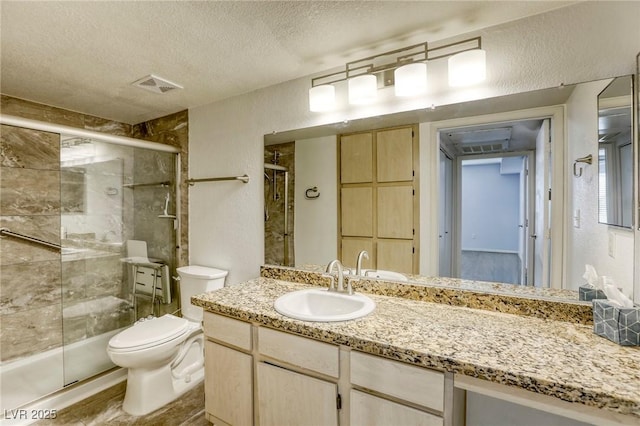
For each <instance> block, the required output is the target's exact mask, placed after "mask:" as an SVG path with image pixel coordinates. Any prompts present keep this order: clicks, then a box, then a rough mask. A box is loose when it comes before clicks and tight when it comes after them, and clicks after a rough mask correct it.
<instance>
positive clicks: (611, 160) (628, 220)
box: [598, 76, 633, 228]
mask: <svg viewBox="0 0 640 426" xmlns="http://www.w3.org/2000/svg"><path fill="white" fill-rule="evenodd" d="M632 93H633V87H632V76H624V77H618V78H615V79H614V80H613V81H612V82H611V83H610V84H609V85H608V86H607V87H606V88H605V89H604V90H603V91H602V92H601V93H600V94H599V95H598V221H599V222H600V223H604V224H608V225H614V226H622V227H625V228H631V225H632V217H633V201H632V200H633V145H632V128H633V125H632V124H633V119H632V99H633V98H632Z"/></svg>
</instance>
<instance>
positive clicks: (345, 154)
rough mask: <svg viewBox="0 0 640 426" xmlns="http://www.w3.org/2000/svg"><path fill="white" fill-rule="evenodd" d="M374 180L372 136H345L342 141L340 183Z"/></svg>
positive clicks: (363, 134) (365, 134)
mask: <svg viewBox="0 0 640 426" xmlns="http://www.w3.org/2000/svg"><path fill="white" fill-rule="evenodd" d="M372 179H373V143H372V134H371V133H360V134H357V135H349V136H343V137H342V138H341V139H340V182H342V183H360V182H371V180H372Z"/></svg>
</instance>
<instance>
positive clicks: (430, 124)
mask: <svg viewBox="0 0 640 426" xmlns="http://www.w3.org/2000/svg"><path fill="white" fill-rule="evenodd" d="M614 81H615V85H616V86H617V85H618V84H622V82H624V81H626V82H627V85H626V93H627V95H628V94H629V93H630V77H622V78H620V79H615V78H610V79H606V80H599V81H594V82H584V83H576V84H568V85H562V86H560V87H553V88H548V89H541V90H535V91H531V92H526V93H519V94H513V95H508V96H501V97H495V98H489V99H482V100H478V101H469V102H464V103H459V104H451V105H442V106H438V107H436V108H433V109H431V108H427V109H420V110H413V111H407V112H402V113H394V114H389V115H384V116H375V117H369V118H365V119H359V120H353V121H349V122H346V121H344V122H337V123H333V124H328V125H322V126H317V127H311V128H305V129H295V130H290V131H278V132H274V133H273V134H268V135H265V136H264V142H265V163H271V164H273V161H272V160H273V158H274V156H273V152H274V151H280V152H286V153H287V155H286V158H285V157H283V156H281V157H279V165H281V166H282V165H284V166H285V167H287V169H288V170H290V172H292V171H295V172H293V173H290V176H289V179H288V183H289V192H288V193H289V194H291V197H289V201H288V204H287V206H288V207H287V209H288V212H289V223H288V225H287V230H288V232H287V233H286V235H285V233H284V232H283V233H282V234H279V235H277V236H276V238H273V237H274V236H273V235H271V236H270V239H271V240H272V241H275V243H271V244H275V246H272V247H265V253H266V254H267V253H269V251H270V250H271V255H269V256H267V255H265V263H268V264H276V265H283V264H286V265H288V266H296V267H305V266H306V265H312V264H313V265H326V264H327V262H328V261H330V260H332V259H334V258H336V257H337V246H338V242H337V239H336V237H335V236H336V235H337V226H338V224H337V222H338V221H337V216H338V212H337V202H336V200H337V199H338V197H339V194H338V191H337V186H338V185H337V176H338V171H337V169H336V165H335V163H336V155H337V152H336V151H337V138H338V135H341V134H347V133H355V132H361V131H367V130H373V129H383V128H390V127H394V126H405V125H410V124H415V123H419V124H420V136H419V137H420V154H419V155H420V157H421V160H420V170H419V173H420V193H421V202H420V211H419V215H420V231H419V232H420V235H421V236H420V242H419V244H420V250H422V252H423V253H425V254H424V256H423V255H421V256H423V257H428V256H427V254H433V253H435V257H436V259H437V258H438V253H437V252H438V235H437V234H438V233H437V231H436V232H431V233H430V234H425V232H424V228H427V227H429V226H432V224H433V221H434V220H435V221H436V226H435V228H436V229H437V222H438V219H435V218H438V217H439V216H440V215H442V213H438V211H440V210H439V209H437V208H433V207H432V206H431V204H436V205H438V206H440V204H441V203H440V204H438V203H439V202H436V201H435V199H436V198H438V191H439V190H438V187H439V184H440V183H441V181H442V176H441V175H439V174H435V173H434V174H433V176H432V177H429V178H428V179H431V181H430V182H428V184H427V185H425V184H424V180H423V179H425V178H424V176H425V175H428V174H429V173H430V170H429V167H436V168H437V169H436V170H440V172H442V169H443V167H442V165H441V164H438V163H439V158H438V154H436V152H437V150H436V149H435V148H433V145H432V144H433V143H435V142H434V139H435V138H437V137H439V136H438V133H437V131H434V128H435V127H436V125H435V123H449V122H452V123H457V121H456V120H459V119H469V118H474V117H481V116H486V115H498V114H505V115H508V114H511V115H512V116H517V115H518V114H519V113H520V112H521V111H523V110H534V111H535V110H538V109H550V108H553V107H554V106H562V107H560V109H562V110H563V111H564V114H565V115H564V116H563V117H564V119H563V120H562V121H563V123H562V124H563V125H564V126H565V129H564V130H563V131H561V132H558V131H557V127H558V124H559V123H556V124H554V123H550V130H548V131H549V132H550V133H551V134H553V135H556V137H559V138H562V140H561V144H560V146H561V150H560V152H555V153H553V152H552V153H551V154H550V158H549V159H548V160H545V161H548V162H549V164H551V163H553V169H552V172H553V173H554V174H555V177H556V178H557V179H558V180H557V181H556V183H557V188H561V189H559V190H558V191H557V192H555V194H557V195H556V196H557V197H559V198H557V199H556V200H557V201H558V200H559V201H558V202H557V203H556V207H557V206H558V204H562V206H561V207H562V209H560V210H559V213H558V214H557V216H556V218H555V220H556V222H555V223H560V224H561V225H562V227H561V228H559V229H556V230H554V233H550V232H548V229H542V228H541V229H539V230H536V229H534V228H531V229H530V232H528V233H526V234H525V233H522V234H523V236H522V238H521V240H523V241H524V240H526V239H534V240H535V241H536V243H537V246H536V247H533V245H532V247H533V248H532V249H531V250H530V252H529V253H530V254H529V256H532V257H534V258H536V259H538V260H536V261H534V263H535V264H536V265H538V264H539V266H536V267H539V268H540V269H541V271H539V276H542V275H544V276H547V277H548V278H547V280H546V282H545V283H544V284H542V283H538V282H536V281H535V280H531V279H529V280H528V281H527V279H526V278H525V277H523V278H521V279H520V283H519V284H520V285H525V284H526V285H529V286H531V287H553V289H558V288H561V289H563V290H565V289H566V290H570V291H571V293H572V294H573V291H574V290H577V287H578V286H579V285H582V284H583V279H582V274H583V273H584V265H585V264H586V263H589V264H594V265H595V266H596V268H597V269H599V271H598V272H600V273H601V275H614V276H615V275H616V274H617V275H618V276H620V277H621V278H619V279H617V280H616V282H619V283H620V286H621V287H623V291H625V293H626V294H629V295H631V294H632V293H633V274H634V272H633V269H634V260H633V259H634V257H633V256H634V236H633V233H631V232H625V231H626V230H624V229H622V228H613V231H611V230H610V229H609V228H607V227H603V226H602V225H601V224H599V222H598V216H597V211H598V199H597V196H596V195H597V194H596V192H597V191H595V187H594V185H597V173H596V172H595V170H596V169H594V168H591V169H589V173H591V176H592V177H593V179H592V180H591V181H589V182H587V180H586V179H582V180H580V179H578V178H575V177H574V176H573V175H572V174H571V164H572V162H573V159H574V156H576V155H578V156H581V155H584V153H585V152H594V153H595V152H596V151H597V149H598V146H597V145H598V144H597V142H596V141H595V140H594V138H593V137H591V138H590V139H589V138H588V137H587V136H588V135H593V134H594V133H595V132H596V131H597V130H598V116H597V114H596V112H597V110H598V100H599V99H598V94H599V93H600V92H602V91H603V89H604V88H605V87H607V86H608V85H609V84H611V83H612V82H614ZM618 81H620V83H618ZM632 113H633V112H632V111H631V110H629V114H630V115H629V117H631V114H632ZM525 124H528V123H525ZM534 124H535V125H536V127H535V130H536V131H535V132H530V133H535V134H537V135H539V134H540V129H541V125H542V123H540V122H536V123H534ZM446 128H447V127H446V126H444V125H443V127H441V128H439V129H446ZM472 130H480V131H481V132H480V133H483V132H482V131H483V130H485V129H484V128H483V127H482V126H481V125H479V124H476V125H475V128H474V129H472ZM430 132H432V133H434V134H435V135H436V136H435V137H434V136H433V135H431V136H427V135H428V134H429V133H430ZM486 133H491V132H486ZM558 135H560V136H558ZM562 135H565V136H566V140H565V139H564V138H565V137H564V136H562ZM631 140H632V142H631V147H633V144H634V143H635V142H634V138H631ZM514 146H515V144H514ZM554 146H555V145H554ZM285 148H286V149H285ZM530 149H531V148H527V149H525V150H530ZM428 150H433V152H432V153H431V154H429V155H431V156H432V157H433V159H432V162H431V163H428V164H425V162H424V161H423V158H422V157H423V156H424V155H425V151H428ZM540 152H542V151H540ZM287 161H288V162H287ZM430 161H431V160H430ZM492 161H493V160H491V159H489V160H485V162H488V163H491V162H492ZM538 161H541V160H540V155H538V159H536V156H535V153H534V154H533V159H532V162H533V163H536V162H538ZM267 165H269V164H267ZM426 166H427V167H426ZM631 166H632V167H631V170H633V164H632V165H631ZM265 170H267V169H265ZM540 170H544V169H540ZM589 173H586V174H585V176H586V175H588V174H589ZM543 174H544V175H546V172H545V173H542V174H540V177H541V178H542V177H543V176H542V175H543ZM272 175H273V172H269V173H265V182H264V185H265V196H266V197H270V199H273V194H274V193H279V194H281V195H282V194H284V192H283V191H284V187H282V188H278V187H277V186H274V183H273V176H272ZM520 176H522V174H521V175H520ZM278 179H279V180H280V181H282V179H281V178H278ZM629 186H632V185H629ZM540 188H542V187H540ZM308 189H314V191H313V194H314V195H317V194H320V196H319V197H317V198H313V199H307V198H305V190H308ZM635 190H636V189H635V188H631V191H635ZM544 191H547V188H546V187H545V189H544ZM538 192H540V193H542V192H543V191H541V190H540V191H538ZM563 192H564V194H563ZM584 194H587V195H588V196H587V197H586V198H585V196H584ZM589 194H590V195H589ZM546 195H547V193H546V192H544V194H542V195H540V196H539V197H538V196H537V195H534V196H533V199H532V201H531V203H530V204H531V205H535V204H536V202H537V201H536V200H537V198H540V200H543V199H545V198H546ZM265 205H266V203H265ZM542 206H543V207H542V208H540V209H538V211H537V213H536V212H534V213H533V215H534V216H535V215H536V214H537V215H538V216H539V217H542V216H543V215H545V213H544V211H548V209H549V205H548V204H544V203H543V204H542ZM441 207H442V206H441ZM274 208H275V207H274V206H273V205H269V212H268V214H267V213H266V212H265V221H266V220H277V219H278V214H277V213H275V212H274V211H273V209H274ZM434 210H435V213H434ZM576 210H580V213H579V214H580V215H581V216H580V217H578V218H574V217H572V214H571V213H573V212H575V211H576ZM441 211H446V209H441ZM449 214H451V215H453V214H452V213H449ZM547 218H549V217H547ZM453 221H454V222H455V220H453ZM540 222H541V223H545V222H543V221H540ZM545 226H547V227H548V224H547V225H545ZM432 228H433V227H432ZM268 229H269V231H267V232H273V229H274V228H273V226H271V225H270V226H269V228H268ZM616 229H618V230H619V231H616ZM545 232H547V233H548V234H550V235H551V234H555V235H557V237H556V240H555V243H556V244H557V245H552V244H547V246H544V244H543V243H542V241H543V239H544V238H546V237H545V236H544V235H545ZM611 232H618V233H617V234H615V235H614V236H613V237H615V238H617V240H616V250H617V251H616V253H609V254H608V253H607V244H606V241H607V238H609V240H610V239H611V235H610V234H611ZM537 233H539V234H540V235H536V234H537ZM425 235H427V236H426V238H425ZM332 237H333V238H332ZM458 238H459V239H460V240H461V237H458ZM549 238H551V237H549ZM582 238H587V240H588V241H590V242H588V243H583V240H582ZM266 240H267V238H265V241H266ZM285 240H287V241H288V243H287V248H288V259H287V262H286V263H284V262H283V259H282V257H278V255H277V253H278V252H279V253H282V251H283V246H284V241H285ZM603 242H604V243H603ZM453 245H454V246H455V244H453ZM520 245H521V246H522V244H520ZM541 247H546V248H545V250H542V249H540V248H541ZM558 247H559V249H558ZM584 247H587V248H589V250H584ZM458 248H460V247H458ZM516 250H517V249H516ZM274 253H275V254H274ZM611 254H614V255H613V256H612V255H611ZM280 256H281V255H280ZM440 257H441V256H440ZM540 259H542V260H540ZM430 261H431V259H426V262H430ZM599 262H600V263H599ZM423 263H425V262H423V261H422V260H421V264H420V272H419V275H417V276H416V275H414V276H412V275H408V276H407V277H408V278H409V280H416V281H419V280H420V279H422V278H423V276H435V275H439V276H452V277H460V275H456V272H455V267H454V268H453V272H452V273H446V272H442V266H439V265H438V262H437V261H435V262H434V263H435V267H433V266H429V267H426V268H425V267H424V265H423ZM365 267H366V263H365ZM433 271H437V272H435V273H434V272H433ZM553 271H555V272H554V273H555V275H554V273H552V272H553ZM557 277H560V278H557ZM496 282H501V283H504V281H499V280H496ZM558 283H561V284H558ZM505 288H507V287H505ZM550 294H551V293H550ZM565 298H566V295H565ZM575 299H576V300H577V293H575Z"/></svg>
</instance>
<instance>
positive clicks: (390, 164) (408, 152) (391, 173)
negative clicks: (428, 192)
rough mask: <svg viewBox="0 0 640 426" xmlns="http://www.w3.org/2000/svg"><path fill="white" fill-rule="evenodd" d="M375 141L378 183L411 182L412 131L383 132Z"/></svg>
mask: <svg viewBox="0 0 640 426" xmlns="http://www.w3.org/2000/svg"><path fill="white" fill-rule="evenodd" d="M376 141H377V143H376V148H377V162H376V163H377V176H378V182H399V181H411V180H413V129H411V128H408V127H406V128H403V129H392V130H383V131H380V132H378V133H377V134H376Z"/></svg>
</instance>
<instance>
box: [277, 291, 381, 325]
mask: <svg viewBox="0 0 640 426" xmlns="http://www.w3.org/2000/svg"><path fill="white" fill-rule="evenodd" d="M273 306H274V308H275V309H276V311H278V312H279V313H280V314H282V315H284V316H287V317H290V318H295V319H299V320H303V321H318V322H331V321H348V320H352V319H356V318H360V317H363V316H365V315H367V314H369V313H371V312H372V311H373V310H374V309H375V307H376V304H375V302H374V301H373V300H371V299H370V298H368V297H367V296H364V295H362V294H351V295H349V294H343V293H336V292H333V291H328V290H327V289H317V288H314V289H308V290H299V291H292V292H291V293H287V294H285V295H283V296H280V297H279V298H278V299H277V300H276V301H275V303H274V304H273Z"/></svg>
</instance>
